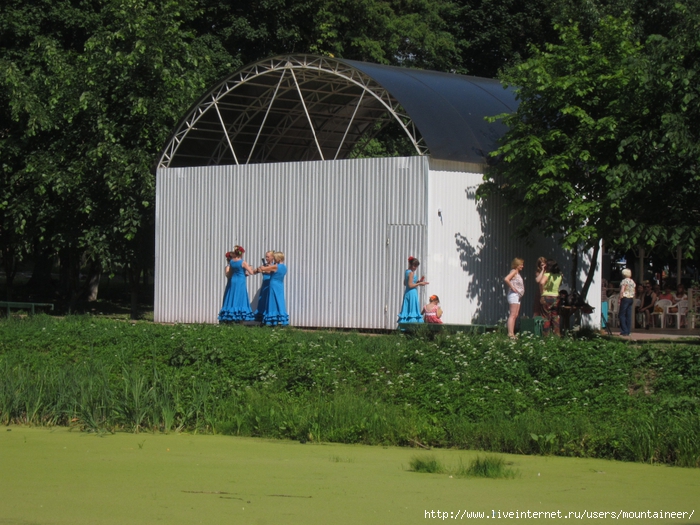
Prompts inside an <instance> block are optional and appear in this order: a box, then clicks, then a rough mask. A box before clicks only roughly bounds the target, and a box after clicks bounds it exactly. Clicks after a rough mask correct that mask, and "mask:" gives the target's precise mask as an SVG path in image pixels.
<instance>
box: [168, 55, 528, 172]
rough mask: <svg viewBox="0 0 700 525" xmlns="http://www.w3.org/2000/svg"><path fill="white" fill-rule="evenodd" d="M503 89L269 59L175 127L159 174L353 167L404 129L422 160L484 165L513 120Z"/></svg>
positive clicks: (453, 78)
mask: <svg viewBox="0 0 700 525" xmlns="http://www.w3.org/2000/svg"><path fill="white" fill-rule="evenodd" d="M516 108H517V102H516V100H515V95H514V93H513V92H512V91H510V90H506V89H503V87H502V86H501V84H500V83H499V82H498V81H496V80H490V79H485V78H478V77H469V76H465V75H455V74H449V73H439V72H436V71H424V70H419V69H409V68H401V67H395V66H384V65H378V64H370V63H367V62H357V61H354V60H344V59H336V58H329V57H321V56H314V55H285V56H278V57H273V58H269V59H266V60H261V61H259V62H256V63H254V64H251V65H248V66H246V67H244V68H242V69H240V70H239V71H237V72H236V73H234V74H233V75H231V76H229V77H227V78H226V79H224V80H223V81H221V82H220V83H219V84H217V85H216V86H215V87H214V88H213V89H211V90H210V91H209V92H207V94H206V95H205V96H203V97H202V98H201V99H200V100H199V101H198V102H197V103H196V104H194V105H193V106H192V108H191V109H190V110H189V112H188V114H187V115H186V116H185V118H183V119H182V120H181V121H180V122H179V124H178V125H177V127H176V129H175V131H174V132H173V134H172V136H171V138H170V139H169V141H168V143H167V144H166V147H165V148H164V150H163V152H162V155H161V158H160V160H159V163H158V165H159V167H164V168H167V167H182V166H207V165H218V164H249V163H251V164H252V163H260V162H289V161H303V160H333V159H343V158H347V157H348V156H349V155H350V153H351V152H352V151H353V150H355V149H357V147H361V146H362V144H363V141H368V140H369V139H371V138H372V137H374V136H375V135H376V134H377V133H378V132H379V131H380V130H381V128H382V127H383V126H385V125H387V124H388V123H390V122H392V121H393V122H396V123H397V124H398V125H399V126H401V128H402V129H403V130H404V132H405V133H406V135H407V136H408V137H409V139H410V141H411V144H412V145H413V147H414V149H415V151H416V154H418V155H431V156H432V157H433V158H436V159H444V160H454V161H463V162H473V163H484V162H486V161H487V155H488V153H489V152H490V151H492V150H494V149H496V143H497V140H498V138H499V137H500V136H501V135H502V134H503V133H504V132H505V126H504V125H503V124H501V123H500V122H495V123H487V122H486V121H485V120H484V117H487V116H493V115H498V114H500V113H504V112H513V111H515V109H516Z"/></svg>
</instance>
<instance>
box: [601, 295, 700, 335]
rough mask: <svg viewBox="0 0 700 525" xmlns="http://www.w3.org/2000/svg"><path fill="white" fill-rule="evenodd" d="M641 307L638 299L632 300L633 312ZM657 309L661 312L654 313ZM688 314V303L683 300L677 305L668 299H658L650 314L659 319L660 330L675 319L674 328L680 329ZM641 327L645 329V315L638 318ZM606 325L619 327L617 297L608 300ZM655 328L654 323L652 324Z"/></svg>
mask: <svg viewBox="0 0 700 525" xmlns="http://www.w3.org/2000/svg"><path fill="white" fill-rule="evenodd" d="M640 306H641V301H640V300H639V299H635V300H634V307H635V311H636V310H637V309H638V308H639V307H640ZM657 307H660V308H661V311H656V310H657ZM671 308H676V311H675V312H670V311H669V310H670V309H671ZM687 313H688V301H687V300H686V299H683V300H681V301H678V302H677V303H675V304H674V303H673V301H669V300H668V299H659V300H658V301H656V304H655V305H654V312H653V313H652V319H653V318H654V317H658V318H659V326H661V328H666V325H667V321H668V320H669V319H672V318H674V317H675V325H676V328H680V327H681V319H682V320H685V317H686V314H687ZM640 317H641V319H640V321H641V324H642V327H644V328H646V325H647V318H646V316H645V315H642V316H640ZM608 323H610V326H613V327H616V326H620V308H619V302H618V296H617V295H613V296H611V297H609V298H608ZM654 326H656V323H654Z"/></svg>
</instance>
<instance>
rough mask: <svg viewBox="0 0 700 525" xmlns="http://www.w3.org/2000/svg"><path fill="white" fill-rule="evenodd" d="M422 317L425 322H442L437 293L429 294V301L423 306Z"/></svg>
mask: <svg viewBox="0 0 700 525" xmlns="http://www.w3.org/2000/svg"><path fill="white" fill-rule="evenodd" d="M421 313H422V314H423V319H424V320H425V322H426V323H434V324H442V319H440V318H441V317H442V308H440V298H439V297H438V296H437V295H431V296H430V302H429V303H428V304H426V305H425V306H424V307H423V311H422V312H421Z"/></svg>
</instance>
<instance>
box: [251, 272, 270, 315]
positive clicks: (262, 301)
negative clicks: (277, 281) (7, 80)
mask: <svg viewBox="0 0 700 525" xmlns="http://www.w3.org/2000/svg"><path fill="white" fill-rule="evenodd" d="M271 277H272V274H270V273H264V274H263V279H262V285H260V295H259V296H258V307H257V308H256V309H255V314H253V315H254V316H255V320H256V321H258V322H261V323H262V320H263V315H264V314H265V310H267V300H268V299H269V297H270V278H271Z"/></svg>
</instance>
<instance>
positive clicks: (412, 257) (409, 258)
mask: <svg viewBox="0 0 700 525" xmlns="http://www.w3.org/2000/svg"><path fill="white" fill-rule="evenodd" d="M413 259H415V257H414V256H413V255H409V256H408V262H409V263H410V262H411V261H413Z"/></svg>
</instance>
